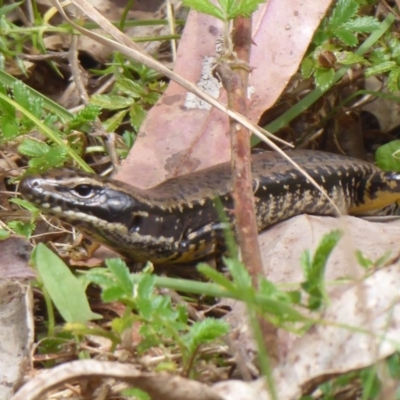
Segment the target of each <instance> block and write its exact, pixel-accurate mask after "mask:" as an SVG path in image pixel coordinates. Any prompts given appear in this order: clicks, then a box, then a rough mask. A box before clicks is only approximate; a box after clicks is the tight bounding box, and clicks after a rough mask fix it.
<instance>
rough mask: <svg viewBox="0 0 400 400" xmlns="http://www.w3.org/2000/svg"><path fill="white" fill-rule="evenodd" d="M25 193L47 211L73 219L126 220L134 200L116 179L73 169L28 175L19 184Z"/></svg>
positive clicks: (25, 195) (66, 218)
mask: <svg viewBox="0 0 400 400" xmlns="http://www.w3.org/2000/svg"><path fill="white" fill-rule="evenodd" d="M19 189H20V192H21V193H22V195H23V196H24V197H25V198H26V199H27V200H29V201H31V202H32V203H33V204H35V205H36V206H37V207H38V208H39V209H41V210H44V211H45V212H46V213H47V214H51V215H55V216H56V217H58V218H60V219H62V220H65V221H67V222H70V223H79V222H83V219H85V218H91V219H93V218H98V219H100V220H103V221H106V222H118V221H124V220H125V221H126V218H128V215H130V213H131V212H132V210H133V209H134V207H135V200H134V198H133V197H132V196H130V195H129V194H128V193H126V191H125V190H124V188H123V184H122V183H121V185H118V183H116V182H115V181H114V182H113V183H110V182H109V181H107V180H106V179H101V178H99V177H96V176H95V175H89V174H85V173H82V172H79V171H72V170H57V171H53V172H48V173H45V174H42V175H29V176H26V177H25V178H23V179H22V180H21V182H20V185H19Z"/></svg>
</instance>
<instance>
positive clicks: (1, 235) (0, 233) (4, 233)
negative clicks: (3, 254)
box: [0, 229, 10, 240]
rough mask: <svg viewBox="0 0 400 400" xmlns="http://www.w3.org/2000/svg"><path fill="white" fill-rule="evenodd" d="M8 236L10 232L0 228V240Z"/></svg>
mask: <svg viewBox="0 0 400 400" xmlns="http://www.w3.org/2000/svg"><path fill="white" fill-rule="evenodd" d="M9 237H10V232H9V231H7V230H5V229H0V240H5V239H8V238H9Z"/></svg>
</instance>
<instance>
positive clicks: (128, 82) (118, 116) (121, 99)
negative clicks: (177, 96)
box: [91, 58, 165, 133]
mask: <svg viewBox="0 0 400 400" xmlns="http://www.w3.org/2000/svg"><path fill="white" fill-rule="evenodd" d="M115 63H116V64H115V65H112V66H111V67H109V69H108V72H112V71H113V70H115V69H116V66H117V65H119V63H121V64H122V60H119V58H117V59H116V60H115ZM101 73H104V71H102V72H101ZM158 78H159V74H158V73H157V72H155V71H153V70H151V69H150V68H147V67H146V66H144V65H143V64H139V63H134V62H132V63H130V64H129V66H126V65H125V66H124V75H121V74H118V75H117V81H116V84H115V85H114V87H113V90H112V91H111V93H109V94H106V95H94V96H92V98H91V104H94V105H97V106H99V107H100V108H101V109H103V110H110V111H118V112H116V113H115V114H114V115H112V117H110V118H108V119H106V120H105V121H104V122H103V125H104V127H105V129H106V131H107V132H113V131H115V130H117V128H118V127H119V126H120V125H121V123H122V121H123V120H124V119H125V118H126V117H127V116H129V122H130V125H131V126H132V127H133V129H134V132H135V133H136V132H138V130H139V127H140V125H141V124H142V122H143V120H144V118H145V117H146V111H147V110H148V109H149V108H150V107H151V106H152V105H154V104H155V103H156V102H157V100H158V99H159V97H160V95H161V93H162V92H163V91H164V89H165V82H163V81H158V80H157V79H158Z"/></svg>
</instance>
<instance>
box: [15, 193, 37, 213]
mask: <svg viewBox="0 0 400 400" xmlns="http://www.w3.org/2000/svg"><path fill="white" fill-rule="evenodd" d="M10 202H11V203H14V204H18V205H19V206H20V207H22V208H25V210H28V211H29V212H31V213H32V214H39V209H38V208H36V207H35V206H34V205H33V204H32V203H30V202H29V201H27V200H25V199H19V198H17V197H15V198H14V199H10Z"/></svg>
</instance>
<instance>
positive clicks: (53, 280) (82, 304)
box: [32, 243, 102, 324]
mask: <svg viewBox="0 0 400 400" xmlns="http://www.w3.org/2000/svg"><path fill="white" fill-rule="evenodd" d="M32 260H33V263H34V265H35V267H36V269H37V271H38V274H39V276H40V280H41V282H43V285H44V287H45V288H46V290H47V292H48V293H49V295H50V298H51V299H52V301H53V302H54V305H55V306H56V307H57V310H58V311H59V313H60V314H61V316H62V317H63V318H64V320H65V321H66V322H79V323H83V324H84V323H87V322H88V321H90V320H93V319H100V318H102V316H101V315H99V314H96V313H93V312H92V311H91V309H90V306H89V302H88V299H87V297H86V294H85V291H84V289H83V286H82V284H81V282H80V281H79V280H78V279H77V278H76V277H75V276H74V275H73V274H72V272H71V271H70V269H69V268H68V267H67V266H66V265H65V264H64V262H63V261H62V260H61V259H60V258H59V257H57V256H56V255H55V254H54V253H53V252H52V251H50V250H49V249H48V248H47V247H46V246H45V245H44V244H42V243H39V244H38V245H37V247H36V248H35V250H34V251H33V253H32Z"/></svg>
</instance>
